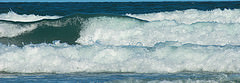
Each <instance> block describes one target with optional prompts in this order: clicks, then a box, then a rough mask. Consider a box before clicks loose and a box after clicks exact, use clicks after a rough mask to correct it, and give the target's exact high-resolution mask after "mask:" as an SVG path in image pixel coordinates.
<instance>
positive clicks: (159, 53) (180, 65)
mask: <svg viewBox="0 0 240 83" xmlns="http://www.w3.org/2000/svg"><path fill="white" fill-rule="evenodd" d="M178 43H179V42H162V43H159V44H157V45H155V46H154V47H143V46H105V45H101V44H95V45H90V46H89V45H88V46H84V45H68V44H65V43H59V42H55V43H53V44H45V43H42V44H32V45H25V46H24V47H17V46H14V45H12V46H11V45H10V46H6V45H0V71H5V72H21V73H36V72H48V73H49V72H56V73H70V72H137V73H175V72H182V71H196V72H199V71H207V72H233V73H239V72H240V64H239V63H240V56H239V53H240V48H239V46H201V45H193V44H184V45H181V44H178Z"/></svg>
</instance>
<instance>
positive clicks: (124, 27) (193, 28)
mask: <svg viewBox="0 0 240 83" xmlns="http://www.w3.org/2000/svg"><path fill="white" fill-rule="evenodd" d="M221 12H223V13H221ZM239 12H240V10H238V9H234V10H228V9H225V10H220V9H216V10H212V11H199V10H194V9H191V10H184V11H174V12H160V13H151V14H128V16H118V15H100V14H91V15H90V14H88V15H86V14H75V15H70V16H65V17H61V18H53V19H49V18H46V19H45V18H44V19H41V20H37V21H35V20H31V22H23V21H14V20H8V19H2V20H1V21H0V42H1V43H0V71H4V72H21V73H35V72H37V73H38V72H57V73H70V72H136V73H176V72H182V71H192V72H199V71H200V72H201V71H203V72H225V73H240V64H238V63H240V56H239V53H240V46H239V45H240V39H239V37H240V33H239V32H240V28H239V26H240V23H239V20H238V19H239V18H240V16H239V15H238V14H236V13H239ZM1 15H2V16H3V15H4V14H1ZM6 15H7V14H6ZM9 15H10V14H9ZM162 15H163V16H162ZM164 15H165V16H164ZM21 16H25V15H21ZM32 16H36V15H32ZM129 16H130V17H129ZM158 16H159V18H158ZM161 16H162V17H161ZM167 16H168V17H167ZM26 17H31V15H26ZM140 17H141V18H140ZM17 18H18V17H17ZM150 18H151V19H150ZM56 40H59V41H56ZM52 41H54V42H53V43H52ZM60 41H61V42H60ZM193 81H194V82H195V80H193ZM190 82H191V80H190ZM197 82H198V81H197ZM209 82H211V81H209Z"/></svg>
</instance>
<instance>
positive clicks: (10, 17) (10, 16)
mask: <svg viewBox="0 0 240 83" xmlns="http://www.w3.org/2000/svg"><path fill="white" fill-rule="evenodd" d="M58 18H61V16H39V15H34V14H30V15H26V14H23V15H19V14H17V13H15V12H13V11H9V12H8V13H2V14H0V20H6V21H17V22H33V21H39V20H43V19H58Z"/></svg>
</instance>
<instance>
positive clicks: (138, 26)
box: [76, 17, 240, 46]
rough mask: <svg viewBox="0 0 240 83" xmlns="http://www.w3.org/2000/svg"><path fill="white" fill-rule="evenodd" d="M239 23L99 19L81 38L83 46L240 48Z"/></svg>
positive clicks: (89, 26) (87, 25) (79, 41)
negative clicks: (169, 43)
mask: <svg viewBox="0 0 240 83" xmlns="http://www.w3.org/2000/svg"><path fill="white" fill-rule="evenodd" d="M239 26H240V24H239V23H214V22H199V23H194V24H183V23H178V22H176V21H169V20H163V21H154V22H142V21H139V20H135V19H130V18H117V17H95V18H90V19H89V20H88V21H87V22H85V23H84V27H85V28H84V29H83V30H81V32H80V35H81V36H80V38H78V40H77V41H76V42H78V43H81V44H83V45H91V44H94V43H96V42H97V43H101V44H104V45H136V44H139V45H143V46H153V45H154V44H156V43H158V42H165V41H178V42H182V43H192V44H201V45H226V44H232V45H240V39H239V38H240V33H239V32H240V28H239Z"/></svg>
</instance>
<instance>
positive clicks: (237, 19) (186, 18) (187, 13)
mask: <svg viewBox="0 0 240 83" xmlns="http://www.w3.org/2000/svg"><path fill="white" fill-rule="evenodd" d="M239 13H240V10H239V9H232V10H231V9H224V10H221V9H215V10H210V11H201V10H196V9H189V10H183V11H178V10H177V11H173V12H159V13H149V14H127V16H130V17H134V18H139V19H143V20H147V21H163V20H175V21H177V22H179V23H185V24H192V23H197V22H218V23H240V14H239Z"/></svg>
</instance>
